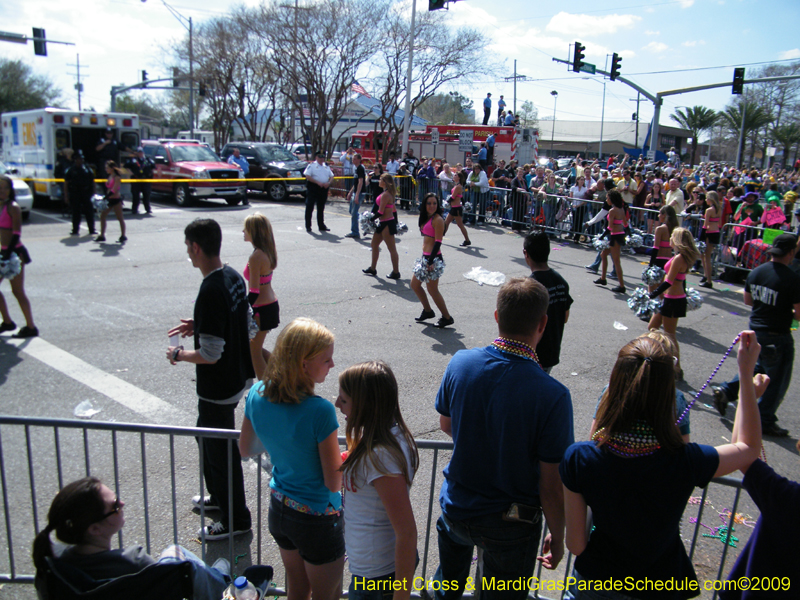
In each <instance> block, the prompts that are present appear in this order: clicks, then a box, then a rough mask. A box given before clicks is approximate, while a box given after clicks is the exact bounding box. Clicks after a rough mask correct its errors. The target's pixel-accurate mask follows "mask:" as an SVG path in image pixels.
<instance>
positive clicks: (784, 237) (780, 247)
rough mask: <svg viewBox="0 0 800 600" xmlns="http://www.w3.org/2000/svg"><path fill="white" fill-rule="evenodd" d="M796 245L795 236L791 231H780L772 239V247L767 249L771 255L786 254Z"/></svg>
mask: <svg viewBox="0 0 800 600" xmlns="http://www.w3.org/2000/svg"><path fill="white" fill-rule="evenodd" d="M796 247H797V237H796V236H794V235H792V234H791V233H782V234H780V235H779V236H778V237H776V238H775V239H774V240H773V241H772V248H770V249H769V250H767V252H769V253H770V254H772V255H773V256H786V255H787V254H788V253H789V252H791V251H792V250H794V249H795V248H796Z"/></svg>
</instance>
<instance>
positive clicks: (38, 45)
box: [33, 27, 47, 56]
mask: <svg viewBox="0 0 800 600" xmlns="http://www.w3.org/2000/svg"><path fill="white" fill-rule="evenodd" d="M33 38H34V40H33V53H34V54H35V55H36V56H47V42H45V41H44V39H45V35H44V29H41V28H39V27H34V28H33ZM36 38H38V39H36Z"/></svg>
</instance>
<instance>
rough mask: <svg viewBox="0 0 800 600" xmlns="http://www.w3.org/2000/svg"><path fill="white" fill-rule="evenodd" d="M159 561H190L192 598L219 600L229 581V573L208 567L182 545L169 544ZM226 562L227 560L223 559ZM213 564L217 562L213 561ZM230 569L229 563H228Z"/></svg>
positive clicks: (195, 599) (197, 599) (196, 599)
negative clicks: (192, 585)
mask: <svg viewBox="0 0 800 600" xmlns="http://www.w3.org/2000/svg"><path fill="white" fill-rule="evenodd" d="M158 562H160V563H178V562H190V563H192V581H193V582H194V595H193V598H194V600H219V599H220V598H222V592H224V591H225V588H226V587H228V585H229V584H230V582H231V577H230V573H223V572H222V571H220V570H219V569H217V568H215V567H209V566H208V565H207V564H206V563H204V562H203V561H202V560H200V558H199V557H198V556H195V555H194V554H192V553H191V552H190V551H189V550H187V549H186V548H184V547H183V546H170V547H168V548H167V549H165V550H164V552H162V553H161V558H159V559H158ZM225 562H226V563H227V561H225ZM214 564H215V565H216V564H217V563H214ZM228 571H230V565H228Z"/></svg>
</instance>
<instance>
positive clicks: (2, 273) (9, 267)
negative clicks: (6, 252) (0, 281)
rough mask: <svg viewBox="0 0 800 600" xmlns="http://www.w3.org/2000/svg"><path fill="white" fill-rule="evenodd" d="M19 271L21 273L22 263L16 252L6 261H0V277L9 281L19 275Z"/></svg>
mask: <svg viewBox="0 0 800 600" xmlns="http://www.w3.org/2000/svg"><path fill="white" fill-rule="evenodd" d="M20 271H22V263H21V262H20V260H19V255H18V254H17V253H16V252H12V253H11V256H9V257H8V260H0V277H2V278H4V279H9V280H11V279H14V277H16V276H17V275H19V274H20Z"/></svg>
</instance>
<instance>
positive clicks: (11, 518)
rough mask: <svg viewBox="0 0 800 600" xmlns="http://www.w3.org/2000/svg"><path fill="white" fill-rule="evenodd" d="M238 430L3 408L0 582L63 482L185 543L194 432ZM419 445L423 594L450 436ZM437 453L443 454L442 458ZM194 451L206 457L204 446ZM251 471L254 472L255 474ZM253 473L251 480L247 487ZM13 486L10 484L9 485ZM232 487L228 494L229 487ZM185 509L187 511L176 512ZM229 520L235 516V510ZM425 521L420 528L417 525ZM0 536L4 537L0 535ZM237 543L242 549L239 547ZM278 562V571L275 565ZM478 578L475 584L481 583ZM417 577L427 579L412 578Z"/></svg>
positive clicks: (561, 574)
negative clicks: (104, 495) (89, 490)
mask: <svg viewBox="0 0 800 600" xmlns="http://www.w3.org/2000/svg"><path fill="white" fill-rule="evenodd" d="M238 436H239V432H238V431H234V430H226V429H201V428H195V427H167V426H161V425H142V424H132V423H106V422H86V421H79V420H72V419H47V418H38V417H17V416H1V415H0V486H2V512H3V522H4V531H0V548H2V547H3V546H5V551H2V550H0V583H25V584H30V583H33V581H34V568H33V562H32V560H31V558H30V551H31V543H32V541H33V538H34V537H35V535H36V533H37V532H39V531H40V530H41V529H43V528H44V526H45V520H46V515H47V511H48V509H49V506H50V503H51V502H52V499H53V498H54V497H55V495H56V493H57V492H58V490H59V489H61V488H62V487H63V486H64V485H65V484H66V483H69V482H70V481H73V480H75V479H78V478H80V477H85V476H87V475H94V476H98V477H100V478H101V479H103V480H104V482H105V483H106V485H108V486H109V487H112V486H113V488H112V489H113V490H114V492H115V493H116V494H117V495H118V497H119V498H120V499H122V500H124V501H125V503H126V507H127V510H128V514H127V516H128V521H127V525H126V528H125V532H124V535H125V537H127V538H129V539H133V540H142V539H144V540H145V541H144V543H143V546H144V548H145V550H146V551H147V552H148V553H152V551H153V548H163V547H166V546H167V545H169V544H178V543H183V545H185V546H189V544H188V543H187V542H188V541H190V538H192V537H193V534H191V535H189V536H187V535H186V533H185V532H182V531H180V530H179V524H178V516H179V510H178V497H177V496H178V494H179V493H180V494H181V495H184V494H185V495H186V496H188V495H189V494H191V493H192V492H193V491H197V490H199V491H200V494H201V496H202V494H203V493H204V490H203V483H202V481H203V479H202V472H203V465H202V462H201V461H202V458H200V461H199V462H200V464H198V461H195V457H198V453H197V447H196V445H195V441H194V439H193V438H196V439H197V440H198V442H197V443H200V444H202V442H203V440H205V439H212V438H213V439H224V440H226V441H227V442H228V460H229V461H230V460H231V445H232V444H234V443H237V439H238ZM339 443H340V444H342V445H343V444H344V438H343V437H340V438H339ZM416 443H417V446H418V448H419V449H420V450H421V452H420V465H419V468H418V470H417V477H416V481H415V485H414V486H413V487H412V499H418V500H419V499H422V500H424V501H425V502H426V504H427V509H426V511H425V514H424V515H420V514H416V515H415V518H416V521H417V525H418V531H420V532H422V531H424V534H423V535H424V539H423V540H422V541H421V543H422V546H423V548H422V549H423V552H422V561H421V563H420V567H419V568H420V569H421V571H418V573H419V574H418V575H416V577H415V580H414V585H415V587H414V588H413V593H412V596H413V597H415V598H420V597H424V598H429V597H431V596H432V594H431V593H430V590H428V589H425V586H426V585H427V584H428V583H429V582H430V580H431V578H432V576H433V573H434V571H435V567H436V565H437V564H438V559H437V549H436V529H435V526H434V524H435V520H436V519H438V515H439V512H440V510H439V508H438V507H436V508H434V504H435V499H436V498H437V497H438V491H439V487H440V477H439V473H440V471H441V469H442V468H443V467H444V465H445V464H446V460H447V459H448V458H449V453H450V451H451V450H452V448H453V443H452V442H451V441H449V440H447V441H442V440H416ZM8 447H12V448H13V451H12V452H9V451H7V449H8ZM178 451H180V452H181V453H186V452H187V451H188V454H186V456H189V457H191V458H190V459H189V461H188V462H189V463H190V464H188V465H185V464H183V459H178V458H177V452H178ZM442 453H444V454H445V455H444V456H443V458H442V460H441V461H440V454H442ZM199 456H200V457H202V452H201V453H200V454H199ZM256 458H257V459H258V460H257V461H256V464H258V465H261V458H262V457H261V456H259V457H256ZM440 463H441V464H440ZM252 471H255V475H254V474H253V473H252ZM229 472H230V469H229ZM262 473H263V468H261V467H260V466H259V467H256V468H251V469H249V472H248V470H247V469H246V470H245V487H246V494H247V498H248V506H249V507H250V509H251V511H252V512H254V513H255V514H254V518H253V527H254V529H255V531H254V533H253V541H254V542H255V545H256V549H255V552H254V553H253V552H252V550H251V560H252V563H253V564H260V563H261V561H262V550H263V547H264V545H265V544H270V545H271V544H272V540H271V538H270V537H269V536H268V535H267V536H265V535H262V529H265V528H266V518H265V517H266V503H265V502H264V501H263V499H262V497H263V494H264V493H268V492H267V491H266V490H265V489H264V488H265V487H267V486H266V485H265V482H264V477H263V475H262ZM426 478H427V479H428V484H427V488H422V489H421V490H420V488H421V486H423V485H425V479H426ZM253 479H255V485H253V484H252V480H253ZM713 483H714V484H716V485H721V486H725V487H730V488H734V489H735V490H736V491H735V498H734V501H733V508H732V509H731V513H730V515H729V518H734V517H735V515H736V509H737V507H738V504H739V498H740V495H741V490H742V482H741V480H738V479H734V478H732V477H721V478H717V479H714V480H713ZM9 484H11V486H13V487H9ZM248 484H249V485H248ZM229 493H230V494H232V492H231V491H229ZM707 496H708V488H706V489H705V490H703V493H702V498H701V499H700V501H699V502H698V503H697V504H698V512H697V519H696V525H695V526H694V527H693V528H692V529H693V531H692V532H691V535H692V542H691V547H690V549H689V557H690V559H691V558H692V557H693V556H694V553H695V550H696V547H697V543H698V541H699V540H700V539H701V536H700V527H701V526H702V524H701V522H700V521H701V519H702V516H703V508H704V506H705V504H706V498H707ZM180 502H181V504H182V505H185V504H187V503H188V497H187V498H181V499H180ZM231 504H232V503H231ZM181 512H186V511H185V510H183V509H182V511H181ZM204 512H205V511H204V509H200V513H201V519H200V521H201V523H200V524H201V525H204V524H205V523H203V519H204ZM134 515H141V519H134V518H133V516H134ZM227 518H231V515H228V516H227ZM687 518H688V515H687ZM167 519H170V520H171V525H172V526H171V528H170V527H168V526H167V522H166V521H167ZM423 524H424V528H423V527H421V526H422V525H423ZM728 524H729V523H728ZM737 531H738V529H737ZM546 534H547V530H546V526H545V528H544V531H543V532H542V536H541V543H542V544H543V542H544V538H545V535H546ZM432 535H433V537H432ZM738 535H741V533H739V534H738ZM731 536H732V531H731V530H730V529H729V530H728V531H727V535H720V537H719V539H718V541H724V544H725V546H724V549H723V550H722V556H721V558H720V563H719V566H718V568H717V573H716V578H717V579H721V578H722V577H723V575H724V573H725V563H726V558H727V553H728V544H729V543H730V541H731ZM3 537H5V539H2V538H3ZM117 537H118V546H119V547H120V548H122V547H123V532H122V531H120V532H119V533H118V534H117ZM243 538H244V536H241V537H240V538H239V539H240V540H241V539H243ZM245 539H246V538H245ZM715 539H716V538H715ZM3 542H4V544H3ZM237 543H239V544H241V542H237ZM742 545H743V543H742ZM225 546H227V548H226V552H227V558H228V560H229V561H230V564H231V568H232V570H235V569H237V567H236V561H237V559H238V558H241V557H242V556H246V555H247V553H246V552H245V554H243V555H242V554H240V555H238V556H237V555H236V554H235V552H234V540H233V538H231V539H229V540H228V543H227V544H225ZM219 547H220V546H216V548H219ZM239 549H240V550H241V547H240V548H239ZM540 550H541V548H540ZM206 554H207V552H206V544H205V543H204V544H202V552H201V556H202V558H203V560H204V561H205V560H206ZM432 556H433V558H432ZM207 562H208V561H207ZM571 563H572V556H571V554H569V553H567V556H566V557H565V559H564V560H563V561H562V563H561V565H560V566H559V568H558V569H557V570H556V571H552V572H549V571H545V570H543V567H542V565H541V563H539V564H538V566H537V568H536V570H535V572H534V577H535V578H536V581H538V582H540V583H543V582H547V583H548V584H549V585H550V586H557V585H561V586H562V588H560V589H563V586H564V585H565V584H566V582H567V578H568V577H569V576H571V574H572V571H571ZM274 566H275V567H276V569H275V571H276V574H277V573H278V571H279V568H278V567H279V565H274ZM478 568H480V566H479V567H478ZM476 581H477V583H480V580H476ZM420 582H422V583H423V584H425V585H418V584H419V583H420ZM418 588H420V589H418ZM543 589H545V588H543ZM546 589H549V588H546ZM479 590H480V585H478V586H477V587H476V592H475V594H469V593H467V594H464V596H465V597H467V598H471V597H475V596H477V595H478V594H479ZM268 595H278V596H282V595H285V590H284V589H282V588H280V587H276V588H272V589H270V590H269V592H268ZM342 597H347V592H346V589H345V590H343V592H342ZM534 597H536V598H555V597H560V594H558V595H556V596H546V595H541V594H539V593H538V592H536V593H534Z"/></svg>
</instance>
